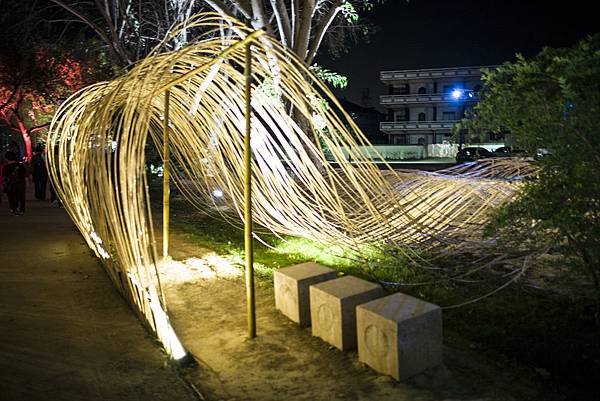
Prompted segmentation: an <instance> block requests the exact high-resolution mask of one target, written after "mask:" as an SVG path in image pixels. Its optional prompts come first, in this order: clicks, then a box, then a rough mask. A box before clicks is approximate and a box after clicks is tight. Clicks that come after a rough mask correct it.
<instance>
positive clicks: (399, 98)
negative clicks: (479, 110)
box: [379, 92, 479, 106]
mask: <svg viewBox="0 0 600 401" xmlns="http://www.w3.org/2000/svg"><path fill="white" fill-rule="evenodd" d="M471 93H472V95H473V96H472V97H468V96H463V97H462V98H461V99H456V98H455V97H453V96H452V93H435V94H431V95H427V94H424V95H423V94H421V95H416V94H415V95H383V96H380V97H379V103H380V104H381V105H384V106H385V105H398V104H419V103H458V102H465V101H470V102H476V101H478V100H479V96H478V95H477V93H475V92H471Z"/></svg>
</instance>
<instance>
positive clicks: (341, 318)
mask: <svg viewBox="0 0 600 401" xmlns="http://www.w3.org/2000/svg"><path fill="white" fill-rule="evenodd" d="M382 295H383V289H382V288H381V286H380V285H378V284H374V283H371V282H369V281H365V280H361V279H359V278H356V277H352V276H346V277H342V278H338V279H335V280H331V281H326V282H324V283H321V284H315V285H312V286H311V287H310V316H311V321H312V334H313V336H316V337H320V338H322V339H323V340H325V341H327V342H328V343H329V344H331V345H333V346H335V347H337V348H339V349H341V350H342V351H346V350H349V349H353V348H356V306H357V305H359V304H362V303H365V302H368V301H371V300H373V299H375V298H379V297H381V296H382Z"/></svg>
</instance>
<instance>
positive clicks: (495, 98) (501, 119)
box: [464, 34, 600, 289]
mask: <svg viewBox="0 0 600 401" xmlns="http://www.w3.org/2000/svg"><path fill="white" fill-rule="evenodd" d="M483 80H484V83H485V86H484V90H483V94H482V101H481V102H479V104H477V106H476V107H475V108H474V110H473V111H472V113H471V115H470V116H469V117H470V119H468V120H467V121H465V122H464V124H465V125H466V127H467V128H469V129H470V131H471V132H476V133H477V132H482V131H486V130H488V131H489V130H490V129H493V130H502V131H508V132H509V133H510V134H509V135H510V137H511V139H512V140H513V141H514V145H515V146H517V147H521V148H524V149H526V150H528V151H529V152H531V153H535V152H538V153H539V150H540V149H547V151H548V152H544V153H548V154H546V155H545V156H543V157H540V158H539V159H538V160H537V161H536V163H538V164H539V167H540V172H539V175H538V177H537V179H534V180H531V181H530V182H528V183H527V184H526V185H525V187H524V189H523V190H522V192H521V194H520V196H518V197H517V199H516V200H515V201H514V202H512V203H511V204H509V205H508V206H506V207H505V208H504V209H502V210H501V211H500V212H499V213H497V215H496V217H495V220H494V222H493V224H492V226H491V230H492V231H495V232H496V233H498V232H501V231H508V232H510V236H509V238H512V239H513V241H514V243H515V244H520V245H521V246H522V244H523V242H522V241H523V239H524V238H525V237H526V238H529V239H532V238H535V241H536V242H537V243H538V245H541V244H540V240H541V241H543V242H544V241H545V242H546V245H548V246H561V247H565V249H567V250H568V251H570V252H572V253H575V254H577V255H579V256H580V257H581V258H582V260H583V262H584V263H583V266H585V267H586V270H587V273H588V274H589V275H590V277H591V279H592V280H593V282H594V284H595V285H596V288H597V289H598V288H600V285H599V284H600V282H599V274H600V180H598V178H597V177H598V176H597V174H598V171H600V129H599V124H598V116H599V115H600V113H599V112H600V110H599V109H600V35H599V34H597V35H595V36H593V37H589V38H587V39H585V40H583V41H581V42H580V43H578V44H577V45H575V46H573V47H572V48H566V49H553V48H545V49H544V50H542V51H541V52H540V53H539V54H538V55H537V56H535V57H533V58H532V59H530V60H528V59H525V58H524V57H522V56H518V58H517V60H516V61H515V62H513V63H506V64H504V65H502V66H501V67H499V68H498V69H496V70H491V71H487V72H486V73H485V74H484V77H483Z"/></svg>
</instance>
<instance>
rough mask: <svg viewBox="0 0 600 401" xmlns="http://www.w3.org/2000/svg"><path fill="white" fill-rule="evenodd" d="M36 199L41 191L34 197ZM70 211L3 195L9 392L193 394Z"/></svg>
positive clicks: (1, 262)
mask: <svg viewBox="0 0 600 401" xmlns="http://www.w3.org/2000/svg"><path fill="white" fill-rule="evenodd" d="M30 198H31V196H30ZM194 399H196V398H195V396H194V394H193V392H192V391H191V389H190V387H189V386H188V385H187V384H186V383H185V382H184V381H183V380H182V378H181V377H180V376H179V375H178V373H177V371H176V369H174V368H173V367H171V366H169V365H168V364H167V357H166V355H165V354H164V353H163V352H162V351H161V350H160V347H159V345H158V344H157V342H156V341H155V340H154V339H153V338H152V337H151V336H150V335H149V334H148V332H147V331H146V330H145V329H144V327H143V326H142V325H141V323H140V321H139V320H138V319H137V318H136V316H135V314H134V313H133V312H132V310H131V309H129V307H128V306H127V304H126V302H125V300H124V299H123V298H122V297H121V296H120V295H119V294H118V292H117V291H116V289H115V288H114V286H113V285H112V283H111V282H110V280H109V279H108V276H107V274H106V273H105V272H104V270H103V269H102V267H101V266H100V264H99V263H98V261H97V259H96V258H95V257H94V256H93V255H92V254H91V252H90V250H89V248H88V247H87V245H85V244H84V242H83V239H82V238H81V236H80V235H79V233H78V232H77V231H76V230H75V228H74V227H73V225H72V223H71V222H70V220H69V218H68V216H67V214H66V213H65V211H64V209H59V208H57V207H56V206H50V204H49V202H48V201H46V202H41V201H35V200H31V199H30V200H29V202H28V205H27V213H26V214H25V215H24V216H13V215H11V214H9V212H8V203H7V200H6V197H4V199H2V203H0V400H1V401H21V400H23V401H37V400H40V401H41V400H44V401H60V400H68V401H76V400H85V401H92V400H98V401H100V400H103V401H107V400H115V401H130V400H165V401H175V400H186V401H188V400H189V401H192V400H194Z"/></svg>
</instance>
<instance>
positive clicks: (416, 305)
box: [356, 293, 442, 380]
mask: <svg viewBox="0 0 600 401" xmlns="http://www.w3.org/2000/svg"><path fill="white" fill-rule="evenodd" d="M356 326H357V327H356V330H357V337H358V359H359V360H360V361H361V362H364V363H366V364H367V365H369V366H370V367H371V368H373V369H375V370H376V371H378V372H380V373H384V374H387V375H390V376H392V377H393V378H395V379H396V380H405V379H407V378H409V377H411V376H414V375H416V374H418V373H420V372H422V371H424V370H425V369H428V368H433V367H435V366H438V365H440V364H441V363H442V310H441V309H440V307H439V306H437V305H433V304H430V303H428V302H425V301H423V300H420V299H417V298H413V297H411V296H408V295H404V294H400V293H397V294H393V295H389V296H387V297H384V298H380V299H377V300H374V301H371V302H368V303H365V304H363V305H360V306H358V307H357V308H356Z"/></svg>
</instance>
